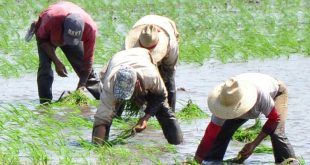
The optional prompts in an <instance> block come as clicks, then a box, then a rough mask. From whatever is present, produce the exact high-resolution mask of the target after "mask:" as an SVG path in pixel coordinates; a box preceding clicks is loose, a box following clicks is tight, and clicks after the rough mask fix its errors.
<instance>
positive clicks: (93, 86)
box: [37, 42, 100, 104]
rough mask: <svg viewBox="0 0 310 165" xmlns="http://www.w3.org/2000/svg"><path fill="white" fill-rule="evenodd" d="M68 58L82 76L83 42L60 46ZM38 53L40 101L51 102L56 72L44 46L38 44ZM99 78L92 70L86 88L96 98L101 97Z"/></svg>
mask: <svg viewBox="0 0 310 165" xmlns="http://www.w3.org/2000/svg"><path fill="white" fill-rule="evenodd" d="M60 48H61V49H62V51H63V52H64V54H65V55H66V58H67V59H68V61H69V62H70V64H71V66H72V67H73V69H74V71H75V72H76V74H77V75H78V76H79V77H80V74H79V73H80V72H81V67H82V64H83V55H84V50H83V44H82V42H81V43H80V44H79V45H77V46H69V45H66V46H61V47H60ZM38 54H39V68H38V72H37V84H38V92H39V97H40V103H41V104H42V103H45V102H50V101H51V100H52V99H53V94H52V84H53V81H54V73H53V70H52V67H51V65H52V60H51V59H50V58H49V57H48V55H47V54H46V53H45V51H43V49H42V48H40V47H39V46H38ZM99 82H100V80H99V78H98V77H97V75H96V74H95V72H94V71H93V70H92V71H91V73H90V75H89V77H88V81H87V83H86V88H87V89H88V91H89V92H90V93H91V94H92V95H93V96H94V97H95V98H96V99H99V98H100V92H99Z"/></svg>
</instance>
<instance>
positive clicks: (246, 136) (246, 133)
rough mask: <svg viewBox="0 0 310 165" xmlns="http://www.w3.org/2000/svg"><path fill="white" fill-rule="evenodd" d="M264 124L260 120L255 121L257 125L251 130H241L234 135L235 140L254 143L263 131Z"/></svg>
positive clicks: (250, 128)
mask: <svg viewBox="0 0 310 165" xmlns="http://www.w3.org/2000/svg"><path fill="white" fill-rule="evenodd" d="M261 128H262V124H261V121H260V120H259V119H257V120H256V121H255V124H254V125H253V126H251V127H249V128H246V129H245V128H239V129H238V130H237V131H236V132H235V133H234V135H233V139H234V140H237V141H240V142H249V141H253V140H254V139H255V138H256V136H257V135H258V134H259V132H260V131H261Z"/></svg>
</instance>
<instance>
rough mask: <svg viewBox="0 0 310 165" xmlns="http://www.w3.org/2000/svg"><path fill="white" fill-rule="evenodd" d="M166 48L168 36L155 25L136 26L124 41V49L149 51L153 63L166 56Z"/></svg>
mask: <svg viewBox="0 0 310 165" xmlns="http://www.w3.org/2000/svg"><path fill="white" fill-rule="evenodd" d="M168 46H169V37H168V34H167V33H166V32H165V31H164V30H163V29H161V28H159V27H158V26H156V25H140V26H136V27H134V28H133V29H131V30H130V31H129V32H128V34H127V36H126V39H125V49H129V48H133V47H143V48H146V49H149V50H150V54H151V56H152V59H153V62H154V63H158V62H160V61H161V60H162V59H163V58H164V57H165V56H166V55H167V52H168Z"/></svg>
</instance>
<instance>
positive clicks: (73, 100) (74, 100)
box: [58, 90, 91, 106]
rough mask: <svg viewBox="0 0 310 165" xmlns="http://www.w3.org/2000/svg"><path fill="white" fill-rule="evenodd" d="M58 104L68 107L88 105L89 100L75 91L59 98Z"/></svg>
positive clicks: (78, 91) (81, 93)
mask: <svg viewBox="0 0 310 165" xmlns="http://www.w3.org/2000/svg"><path fill="white" fill-rule="evenodd" d="M58 102H61V103H63V104H68V105H79V106H83V105H88V104H89V103H90V102H91V99H90V98H89V97H87V96H86V95H85V94H84V93H83V92H81V91H80V90H76V91H73V92H69V95H67V96H64V97H63V98H60V99H59V100H58Z"/></svg>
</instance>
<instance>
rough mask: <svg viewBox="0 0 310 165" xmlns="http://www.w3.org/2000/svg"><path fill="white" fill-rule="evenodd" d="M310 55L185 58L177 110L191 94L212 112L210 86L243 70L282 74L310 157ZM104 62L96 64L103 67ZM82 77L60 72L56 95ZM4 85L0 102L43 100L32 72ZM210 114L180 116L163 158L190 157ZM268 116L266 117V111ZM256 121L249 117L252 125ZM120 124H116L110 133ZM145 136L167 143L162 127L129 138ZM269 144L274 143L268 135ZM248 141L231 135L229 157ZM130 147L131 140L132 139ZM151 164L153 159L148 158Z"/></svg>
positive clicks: (296, 131) (299, 140) (300, 143)
mask: <svg viewBox="0 0 310 165" xmlns="http://www.w3.org/2000/svg"><path fill="white" fill-rule="evenodd" d="M309 66H310V58H307V57H302V56H296V55H295V56H292V57H290V58H285V57H284V58H279V59H270V60H264V61H261V60H251V61H250V62H248V63H229V64H221V63H219V62H216V61H208V62H206V63H205V64H204V65H203V66H199V65H195V64H180V65H179V66H178V68H177V75H176V82H177V87H178V88H184V89H185V91H181V90H179V91H178V93H177V100H178V101H177V102H178V103H177V110H180V109H181V108H182V107H183V106H184V104H186V102H187V101H188V100H189V99H191V100H192V101H193V102H194V103H196V104H198V105H199V106H200V107H201V109H203V110H205V111H206V112H207V113H208V114H210V112H209V111H208V109H207V106H206V98H207V94H208V92H209V91H210V90H211V89H212V88H213V87H214V86H215V85H217V84H218V83H219V82H221V81H223V80H225V79H227V78H228V77H231V76H234V75H236V74H239V73H243V72H260V73H266V74H270V75H272V76H275V77H277V78H278V79H281V80H283V81H284V82H285V83H286V84H287V86H288V89H289V112H288V119H287V124H286V133H287V136H288V137H289V139H290V141H291V143H292V145H293V147H294V149H295V152H296V155H297V156H299V157H303V159H304V160H305V161H306V163H307V164H308V163H310V149H309V148H310V140H308V137H309V135H310V122H308V118H310V115H309V111H308V107H310V101H309V100H310V95H309V94H308V91H310V84H309V82H310V67H309ZM99 68H100V67H98V68H96V70H99ZM77 82H78V79H77V78H76V76H75V74H73V73H72V74H69V77H68V78H60V77H58V76H55V81H54V85H53V88H54V89H53V94H54V99H58V97H59V96H60V94H61V93H62V92H63V91H64V90H74V89H75V88H76V84H77ZM0 83H1V84H2V87H1V88H0V104H2V103H13V104H17V103H22V104H25V105H28V106H33V105H34V104H38V96H37V86H36V75H35V73H34V74H27V75H25V76H23V77H20V78H10V79H3V78H0ZM209 120H210V118H206V119H201V120H195V121H193V122H192V123H185V122H182V121H181V127H182V130H183V133H184V139H185V142H184V143H183V144H181V145H178V146H177V152H178V153H177V154H176V155H170V154H166V155H165V154H164V155H162V157H161V158H160V159H161V160H162V162H166V163H168V164H170V163H173V162H174V158H176V160H178V161H182V160H185V159H186V157H187V156H189V157H192V156H193V154H194V153H195V151H196V147H197V145H198V144H199V141H200V139H201V137H202V135H203V133H204V129H205V127H206V126H207V124H208V122H209ZM262 120H264V117H262ZM251 123H253V121H250V122H249V123H247V124H246V125H245V126H247V125H251ZM115 132H116V130H112V132H111V135H112V136H113V134H115ZM90 134H91V130H89V131H85V138H86V139H88V140H89V139H90ZM141 141H145V142H146V143H147V142H148V141H153V142H154V141H159V142H162V143H166V141H165V139H164V137H163V135H162V133H161V130H151V129H146V130H145V131H144V132H143V133H141V134H138V135H137V136H135V137H134V138H132V139H130V143H139V142H141ZM263 143H264V144H266V145H268V146H271V144H270V142H269V141H264V142H263ZM242 146H243V144H242V143H238V142H234V141H231V143H230V145H229V148H228V150H227V152H226V155H225V159H228V158H232V157H234V156H235V155H236V154H237V152H238V151H239V150H240V149H241V148H242ZM129 147H130V145H129ZM273 161H274V160H273V155H272V154H254V155H252V156H251V157H250V158H249V159H248V160H246V164H273ZM145 163H146V164H148V163H150V162H145Z"/></svg>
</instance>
